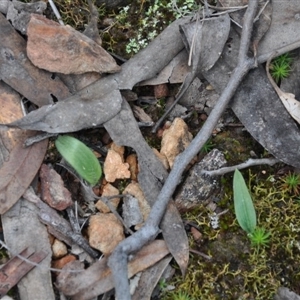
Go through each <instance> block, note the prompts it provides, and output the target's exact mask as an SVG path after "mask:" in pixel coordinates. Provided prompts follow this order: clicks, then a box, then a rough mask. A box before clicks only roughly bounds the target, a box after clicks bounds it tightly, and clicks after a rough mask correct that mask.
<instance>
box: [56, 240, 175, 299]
mask: <svg viewBox="0 0 300 300" xmlns="http://www.w3.org/2000/svg"><path fill="white" fill-rule="evenodd" d="M168 253H169V250H168V248H167V245H166V243H165V242H164V241H162V240H155V241H153V242H151V243H150V244H149V245H147V246H145V247H143V248H142V249H141V250H140V251H139V252H137V253H136V254H135V255H134V257H133V259H132V260H130V261H129V262H128V277H129V278H130V277H132V276H133V275H135V274H137V273H138V272H141V271H143V270H145V269H147V268H148V267H150V266H152V265H154V264H155V263H156V262H158V261H160V260H161V259H162V258H163V257H165V256H166V255H167V254H168ZM66 267H68V265H67V266H66ZM75 268H77V269H78V264H77V263H76V264H75ZM57 285H58V288H59V290H61V291H62V292H63V293H64V294H65V295H68V296H73V297H74V299H78V300H79V299H91V298H93V297H96V296H98V295H101V294H103V293H105V292H107V291H109V290H111V289H112V288H113V287H114V286H113V278H112V274H111V270H110V269H109V268H108V266H107V258H103V259H102V260H100V261H97V262H95V263H94V264H93V265H92V266H90V267H89V268H88V269H86V270H85V271H83V272H80V273H77V274H76V275H75V274H74V273H68V272H63V273H60V274H59V276H58V278H57Z"/></svg>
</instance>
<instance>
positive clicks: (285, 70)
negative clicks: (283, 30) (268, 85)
mask: <svg viewBox="0 0 300 300" xmlns="http://www.w3.org/2000/svg"><path fill="white" fill-rule="evenodd" d="M291 63H292V58H291V56H290V54H289V53H285V54H282V55H280V56H278V57H277V58H275V59H274V60H273V61H272V63H271V65H270V73H271V75H272V77H273V78H274V80H275V81H276V83H279V82H280V81H281V80H282V79H284V78H287V77H288V76H289V75H290V72H291Z"/></svg>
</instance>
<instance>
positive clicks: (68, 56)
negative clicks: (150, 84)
mask: <svg viewBox="0 0 300 300" xmlns="http://www.w3.org/2000/svg"><path fill="white" fill-rule="evenodd" d="M27 35H28V42H27V55H28V57H29V59H30V60H31V62H32V63H33V64H34V65H35V66H37V67H39V68H41V69H45V70H48V71H50V72H57V73H63V74H82V73H86V72H101V73H115V72H117V71H120V67H119V66H118V65H117V64H116V62H115V60H114V59H113V58H112V56H110V54H108V53H107V52H106V51H105V50H104V49H103V48H102V47H101V46H100V45H98V44H97V43H96V42H94V41H93V40H92V39H90V38H88V37H87V36H85V35H84V34H82V33H80V32H78V31H76V30H75V29H73V28H72V27H70V26H62V25H60V24H58V23H56V22H54V21H52V20H49V19H46V18H45V17H44V16H40V15H37V14H32V15H31V19H30V22H29V24H28V28H27Z"/></svg>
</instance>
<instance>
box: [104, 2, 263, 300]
mask: <svg viewBox="0 0 300 300" xmlns="http://www.w3.org/2000/svg"><path fill="white" fill-rule="evenodd" d="M257 2H258V1H257V0H252V1H249V5H248V8H247V11H246V13H245V19H244V24H243V30H242V36H241V44H240V50H239V56H238V65H237V67H236V68H235V70H234V72H233V74H232V76H231V78H230V80H229V82H228V84H227V86H226V88H225V90H224V91H223V93H222V95H221V96H220V98H219V100H218V102H217V105H216V106H215V107H214V109H213V110H212V112H211V114H210V115H209V117H208V119H207V120H206V122H205V123H204V125H203V127H202V129H201V130H200V131H199V133H198V134H197V135H196V137H195V138H194V140H193V141H192V142H191V144H190V146H189V147H188V148H187V149H186V150H185V151H184V152H183V153H182V154H181V155H179V156H178V157H177V158H176V160H175V163H174V166H173V169H172V171H171V172H170V175H169V177H168V178H167V180H166V182H165V184H164V186H163V188H162V190H161V192H160V194H159V196H158V198H157V200H156V202H155V203H154V205H153V207H152V209H151V212H150V214H149V217H148V219H147V221H146V222H145V225H144V226H143V227H142V228H141V229H140V230H139V231H137V232H136V233H134V234H133V235H131V236H130V237H128V238H127V239H125V240H123V241H122V242H121V243H120V244H119V245H118V246H117V247H116V249H115V250H114V252H113V253H112V255H111V256H110V258H109V262H108V264H109V267H110V268H111V270H112V273H113V278H114V283H115V292H116V298H117V299H122V300H130V299H131V297H130V291H129V284H128V278H127V274H128V268H127V261H128V255H129V254H130V253H132V252H135V251H138V250H139V249H141V248H142V247H143V245H145V244H146V243H147V242H149V241H150V240H153V239H154V238H155V237H156V235H157V234H158V232H159V223H160V221H161V219H162V217H163V215H164V213H165V209H166V207H167V205H168V202H169V200H170V198H171V196H172V194H173V193H174V190H175V188H176V186H177V184H178V182H179V181H180V179H181V176H182V173H183V171H184V170H185V168H186V166H187V165H188V164H189V162H190V161H191V160H192V158H193V157H195V155H196V154H197V153H198V152H199V150H200V149H201V148H202V147H203V145H204V144H205V142H206V141H207V140H208V138H209V137H210V135H211V132H212V131H213V129H214V127H215V126H216V124H217V122H218V119H219V118H220V117H221V115H222V113H223V111H224V109H225V108H226V106H227V104H228V103H229V101H230V99H231V97H232V96H233V95H234V93H235V91H236V89H237V87H238V86H239V84H240V82H241V81H242V79H243V78H244V76H245V75H246V74H247V72H248V71H249V70H250V69H251V68H254V66H255V61H254V59H253V58H251V59H250V58H249V57H248V56H247V53H248V50H249V45H250V38H251V33H252V27H253V19H254V17H255V14H256V11H257Z"/></svg>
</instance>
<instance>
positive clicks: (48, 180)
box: [40, 164, 73, 210]
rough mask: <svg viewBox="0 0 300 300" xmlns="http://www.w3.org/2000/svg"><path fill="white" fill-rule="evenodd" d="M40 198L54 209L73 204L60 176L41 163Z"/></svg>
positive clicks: (61, 208) (62, 208) (64, 207)
mask: <svg viewBox="0 0 300 300" xmlns="http://www.w3.org/2000/svg"><path fill="white" fill-rule="evenodd" d="M40 180H41V189H42V199H43V201H45V202H46V203H48V204H49V205H50V206H51V207H53V208H55V209H56V210H64V209H66V208H67V207H69V206H71V205H73V201H72V196H71V193H70V192H69V191H68V190H67V189H66V188H65V187H64V182H63V180H62V178H61V176H60V175H59V174H58V173H57V172H56V171H55V170H54V169H52V168H50V167H49V166H47V165H46V164H43V165H42V166H41V169H40Z"/></svg>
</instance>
